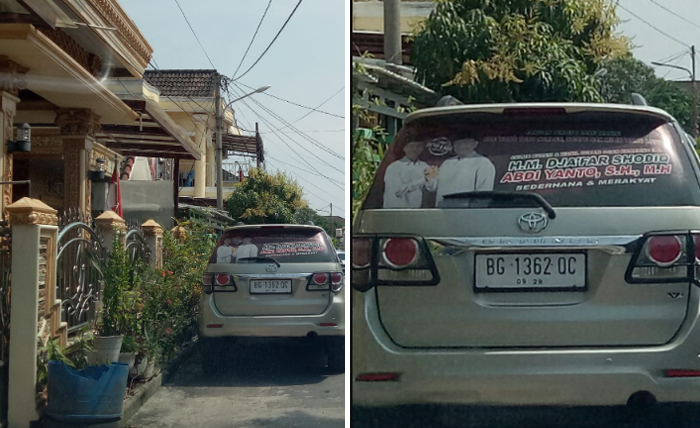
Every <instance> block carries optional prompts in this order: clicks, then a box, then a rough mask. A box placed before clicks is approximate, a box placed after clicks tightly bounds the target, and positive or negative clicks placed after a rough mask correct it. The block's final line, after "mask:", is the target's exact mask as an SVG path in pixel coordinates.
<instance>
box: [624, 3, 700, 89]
mask: <svg viewBox="0 0 700 428" xmlns="http://www.w3.org/2000/svg"><path fill="white" fill-rule="evenodd" d="M655 3H658V4H655ZM659 5H662V6H663V7H665V8H666V9H668V10H664V9H663V8H662V7H660V6H659ZM625 9H627V10H625ZM669 11H670V12H669ZM671 12H673V13H671ZM617 13H618V16H619V17H620V19H622V20H623V22H622V23H621V24H620V26H619V27H618V30H619V31H620V32H621V33H622V34H624V35H626V36H628V37H631V38H632V43H633V45H634V46H635V48H634V50H633V53H634V55H635V57H637V58H638V59H641V60H642V61H644V62H645V63H647V64H648V65H650V66H652V64H651V62H652V61H657V62H666V61H669V62H670V63H672V64H674V65H677V66H680V67H685V68H687V69H690V68H691V60H690V46H691V45H693V44H695V45H696V46H697V49H698V50H700V15H698V13H697V1H696V0H653V1H652V0H620V1H619V7H618V10H617ZM674 14H675V15H679V16H680V17H683V18H684V19H685V20H687V21H690V22H686V21H684V20H683V19H682V18H680V17H679V16H675V15H674ZM634 15H637V16H634ZM644 21H646V22H647V23H648V24H646V23H644ZM649 24H651V25H649ZM652 26H653V27H656V29H654V28H653V27H652ZM664 33H665V34H664ZM674 39H676V40H674ZM697 61H698V62H700V57H698V58H697ZM655 69H656V74H657V75H658V76H659V77H665V78H666V79H669V80H689V74H688V72H685V71H682V70H675V69H672V68H668V67H655ZM697 72H698V73H700V63H699V64H698V69H697Z"/></svg>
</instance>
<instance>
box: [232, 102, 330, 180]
mask: <svg viewBox="0 0 700 428" xmlns="http://www.w3.org/2000/svg"><path fill="white" fill-rule="evenodd" d="M231 90H232V91H233V92H234V94H237V93H236V90H235V89H233V88H231ZM237 95H238V94H237ZM241 102H242V103H243V104H244V105H245V106H246V107H248V109H249V110H250V111H252V112H253V114H255V115H256V116H257V117H258V119H260V120H261V121H262V122H263V123H265V124H266V125H267V126H268V128H270V129H271V130H273V132H272V134H273V135H274V136H275V137H277V139H278V140H280V141H281V142H282V143H283V144H284V145H286V146H287V147H288V148H289V149H290V150H291V151H292V152H293V153H294V154H295V155H297V157H298V158H299V159H300V160H301V161H302V162H304V163H306V164H307V165H308V166H309V167H310V168H311V169H312V170H314V171H316V172H317V173H318V174H319V175H320V176H322V177H323V178H325V179H327V180H328V181H329V182H330V183H331V184H333V185H334V186H336V187H338V188H339V189H343V187H341V186H339V185H338V184H336V182H335V181H334V180H333V179H331V178H330V177H328V176H326V175H325V174H323V173H322V172H321V171H319V170H318V169H316V167H314V166H313V165H312V164H311V163H310V162H309V161H308V160H306V158H304V157H303V156H301V155H300V154H299V153H298V152H297V151H296V150H294V149H293V148H292V146H290V145H289V143H287V142H286V141H285V140H284V139H283V138H282V137H280V136H279V135H278V134H277V132H274V130H277V131H279V129H278V128H277V127H275V126H274V125H273V124H271V123H270V122H269V121H268V120H267V119H265V118H264V117H263V116H261V115H259V114H258V113H257V112H256V111H255V110H254V109H253V108H252V107H250V106H249V105H248V103H247V102H246V101H245V100H241ZM290 140H291V141H293V142H294V143H296V144H297V145H299V146H301V145H300V144H299V143H298V142H296V141H295V140H293V139H291V138H290ZM301 147H302V148H304V147H303V146H301Z"/></svg>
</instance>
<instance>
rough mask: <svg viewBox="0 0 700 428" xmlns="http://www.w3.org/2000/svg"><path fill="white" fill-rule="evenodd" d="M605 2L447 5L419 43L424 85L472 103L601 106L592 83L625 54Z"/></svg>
mask: <svg viewBox="0 0 700 428" xmlns="http://www.w3.org/2000/svg"><path fill="white" fill-rule="evenodd" d="M617 24H618V18H617V16H616V15H615V10H614V7H613V6H612V5H610V4H609V2H606V1H605V0H511V1H487V0H442V1H439V2H438V4H437V6H436V8H435V10H434V11H433V12H432V13H431V15H430V16H429V17H428V18H427V19H426V20H425V21H424V22H423V23H422V24H421V25H420V26H419V27H418V29H417V31H416V33H415V35H414V46H413V50H412V61H413V64H414V65H415V66H416V78H417V80H419V81H422V82H423V83H424V84H425V85H426V86H428V87H430V88H431V89H433V90H435V91H438V92H441V93H443V94H445V95H452V96H455V97H456V98H458V99H460V100H462V101H463V102H466V103H482V102H485V103H490V102H514V101H515V102H530V101H601V97H600V96H599V92H598V82H597V80H596V79H595V78H593V77H592V75H593V74H594V73H595V71H596V70H597V69H598V67H599V64H600V63H601V62H603V61H605V60H609V59H611V58H615V57H617V56H619V55H622V54H624V53H625V52H626V51H627V49H628V41H627V39H625V38H623V37H621V36H618V35H616V34H615V33H614V30H615V27H616V25H617Z"/></svg>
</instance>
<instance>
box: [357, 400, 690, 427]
mask: <svg viewBox="0 0 700 428" xmlns="http://www.w3.org/2000/svg"><path fill="white" fill-rule="evenodd" d="M351 418H352V424H351V426H352V428H380V427H381V428H427V427H429V428H457V427H459V428H501V427H517V428H666V427H669V428H670V427H673V428H681V427H684V428H685V427H698V426H700V412H699V409H698V408H697V407H696V406H671V405H664V406H658V407H654V408H653V409H648V410H647V411H639V410H638V411H633V410H631V409H628V408H626V407H607V408H600V407H596V408H580V407H579V408H563V407H560V408H533V407H527V408H518V407H506V408H493V407H491V408H489V407H471V408H470V407H462V408H456V407H446V406H402V407H396V408H389V409H380V410H376V409H374V410H368V409H363V408H357V407H355V408H352V409H351Z"/></svg>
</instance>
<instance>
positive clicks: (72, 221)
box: [56, 210, 106, 337]
mask: <svg viewBox="0 0 700 428" xmlns="http://www.w3.org/2000/svg"><path fill="white" fill-rule="evenodd" d="M56 250H57V256H56V274H57V275H56V298H57V299H59V300H60V301H61V321H62V322H65V323H67V325H68V337H71V336H72V335H74V334H75V333H76V332H78V331H79V330H80V329H81V328H82V327H83V326H86V325H89V324H91V323H93V322H94V321H95V318H96V316H97V313H96V307H97V302H98V300H99V298H100V292H101V291H102V286H103V282H104V268H105V259H106V251H105V246H104V242H103V239H102V236H100V234H99V233H98V232H97V230H96V229H95V228H94V226H93V224H92V222H90V221H89V219H88V218H86V216H85V215H84V214H82V213H80V212H79V211H73V210H71V211H68V212H67V213H66V215H64V216H61V217H59V232H58V244H57V247H56Z"/></svg>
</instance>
